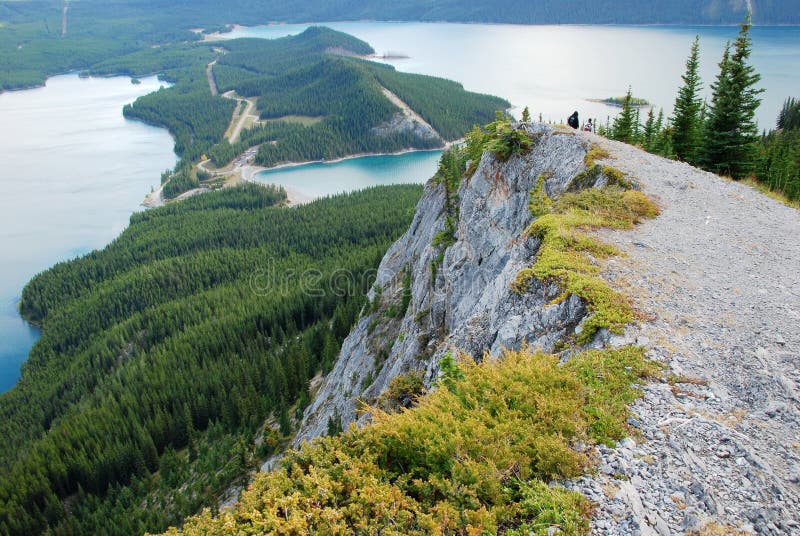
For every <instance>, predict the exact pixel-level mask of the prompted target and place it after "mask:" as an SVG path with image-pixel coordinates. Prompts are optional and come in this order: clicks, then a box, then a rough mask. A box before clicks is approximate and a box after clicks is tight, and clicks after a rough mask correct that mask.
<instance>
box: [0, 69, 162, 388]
mask: <svg viewBox="0 0 800 536" xmlns="http://www.w3.org/2000/svg"><path fill="white" fill-rule="evenodd" d="M161 85H162V83H161V82H159V81H158V80H156V79H155V78H154V77H153V78H148V79H144V80H143V81H142V84H140V85H133V84H131V82H130V79H128V78H90V79H81V78H78V76H77V75H65V76H57V77H54V78H51V79H50V80H48V81H47V85H46V86H45V87H42V88H37V89H31V90H27V91H18V92H13V93H0V125H2V128H0V147H2V172H0V191H1V192H2V195H0V251H2V252H3V256H2V261H0V392H2V391H5V390H7V389H9V388H10V387H11V386H13V385H14V383H15V382H16V381H17V378H18V377H19V368H20V365H21V364H22V362H23V361H24V360H25V359H26V358H27V356H28V351H29V350H30V347H31V346H32V345H33V343H34V342H35V340H36V339H37V338H38V330H36V329H34V328H32V327H30V326H28V325H27V324H26V323H25V322H23V321H22V319H20V317H19V315H18V314H17V303H18V302H19V296H20V293H21V292H22V287H23V286H24V285H25V283H26V282H27V281H28V280H29V279H30V278H31V277H32V276H33V275H35V274H36V273H38V272H40V271H42V270H44V269H46V268H48V267H49V266H51V265H53V264H54V263H56V262H59V261H62V260H65V259H70V258H73V257H75V256H77V255H80V254H84V253H87V252H89V251H91V250H93V249H95V248H100V247H103V246H104V245H106V244H107V243H108V242H110V241H111V240H113V239H114V237H116V236H117V235H118V234H119V233H120V232H121V231H122V230H123V229H124V228H125V227H126V226H127V224H128V219H129V218H130V215H131V213H132V212H133V211H135V210H140V207H139V204H140V203H141V202H142V201H143V199H144V196H145V194H147V193H148V192H149V191H150V188H151V187H153V186H158V183H159V177H160V174H161V172H162V171H164V170H165V169H168V168H171V167H173V166H174V165H175V154H174V153H173V152H172V144H173V142H172V138H171V137H170V135H169V134H168V133H167V132H166V131H165V130H163V129H159V128H154V127H150V126H147V125H144V124H142V123H138V122H134V121H127V120H126V119H125V118H124V117H123V116H122V107H123V105H125V104H126V103H128V102H132V101H133V100H135V99H136V98H137V97H138V96H140V95H145V94H147V93H150V92H152V91H154V90H156V89H158V88H159V87H160V86H161Z"/></svg>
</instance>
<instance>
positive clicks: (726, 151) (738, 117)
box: [702, 17, 763, 179]
mask: <svg viewBox="0 0 800 536" xmlns="http://www.w3.org/2000/svg"><path fill="white" fill-rule="evenodd" d="M749 32H750V17H748V18H747V21H746V22H745V23H744V24H742V26H741V30H740V32H739V36H738V37H737V38H736V42H735V44H734V47H733V51H731V47H730V44H729V45H728V46H726V47H725V54H724V55H723V58H722V62H721V63H720V74H719V76H718V77H717V81H716V82H715V84H714V85H713V86H712V89H713V97H712V99H711V108H710V110H709V117H708V122H707V124H706V140H705V147H704V155H703V161H702V163H703V165H704V167H705V168H706V169H708V170H709V171H713V172H714V173H718V174H721V175H723V174H724V175H730V176H731V177H733V178H735V179H740V178H743V177H745V176H747V175H748V174H750V173H751V172H752V171H753V169H754V166H755V164H756V159H757V156H758V148H757V146H756V142H757V141H758V127H757V126H756V123H755V112H756V109H757V108H758V106H759V104H761V99H760V98H759V97H758V95H759V94H760V93H761V92H762V91H763V90H762V89H756V88H755V85H756V84H757V83H758V81H759V80H760V79H761V76H760V75H759V74H757V73H756V72H755V70H754V69H753V67H752V66H751V65H748V63H747V60H748V59H749V58H750V49H751V43H752V40H751V39H750V33H749Z"/></svg>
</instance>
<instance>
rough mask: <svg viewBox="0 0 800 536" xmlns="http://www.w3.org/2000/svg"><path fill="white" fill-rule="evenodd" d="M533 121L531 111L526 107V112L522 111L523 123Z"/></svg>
mask: <svg viewBox="0 0 800 536" xmlns="http://www.w3.org/2000/svg"><path fill="white" fill-rule="evenodd" d="M530 121H531V111H530V110H528V107H527V106H526V107H525V109H524V110H522V122H523V123H530Z"/></svg>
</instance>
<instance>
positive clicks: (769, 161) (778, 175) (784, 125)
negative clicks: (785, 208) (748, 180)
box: [756, 98, 800, 201]
mask: <svg viewBox="0 0 800 536" xmlns="http://www.w3.org/2000/svg"><path fill="white" fill-rule="evenodd" d="M761 148H762V157H761V159H760V161H759V162H758V165H757V167H756V177H757V178H758V181H759V182H760V183H762V184H764V185H765V186H766V187H767V188H769V189H770V190H771V191H774V192H780V193H782V194H783V195H785V196H786V197H788V198H789V199H792V200H794V201H800V101H798V100H797V99H794V98H790V99H788V100H787V101H786V102H785V103H784V105H783V108H782V109H781V113H780V115H779V116H778V122H777V129H775V130H771V131H770V132H769V133H767V134H764V135H763V136H762V138H761Z"/></svg>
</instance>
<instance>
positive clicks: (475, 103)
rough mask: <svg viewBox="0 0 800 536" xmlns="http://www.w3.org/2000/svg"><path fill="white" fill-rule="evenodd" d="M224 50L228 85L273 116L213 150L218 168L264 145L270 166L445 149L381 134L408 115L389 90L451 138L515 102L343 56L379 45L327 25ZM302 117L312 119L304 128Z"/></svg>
mask: <svg viewBox="0 0 800 536" xmlns="http://www.w3.org/2000/svg"><path fill="white" fill-rule="evenodd" d="M311 44H314V45H315V46H311ZM224 46H225V48H226V50H227V53H226V54H224V55H222V56H220V58H219V60H218V61H217V64H216V65H214V73H215V74H216V76H217V84H218V86H219V88H220V91H227V90H234V91H236V93H237V94H239V95H242V96H246V97H255V98H257V99H258V109H259V111H260V114H261V118H262V119H264V120H267V122H266V123H262V124H261V125H259V126H256V127H254V128H252V129H250V130H248V131H245V132H243V133H242V135H241V139H240V140H239V142H238V143H236V144H234V145H230V144H228V143H222V144H220V145H218V146H217V147H214V148H212V149H210V150H209V152H208V155H209V156H210V157H211V159H212V160H213V161H214V163H215V164H217V165H218V166H222V165H225V164H227V163H228V162H229V161H230V160H232V159H233V158H234V157H235V156H236V155H238V154H240V153H241V152H243V151H244V150H245V149H247V148H248V147H251V146H254V145H261V147H260V150H259V152H258V155H257V157H256V163H258V164H259V165H263V166H272V165H275V164H278V163H281V162H286V161H307V160H320V159H331V158H336V157H341V156H345V155H349V154H356V153H365V152H373V153H375V152H390V151H398V150H401V149H406V148H417V149H429V148H434V147H441V146H442V143H443V141H442V139H441V138H440V137H438V136H429V135H423V134H420V133H419V132H417V131H415V130H413V129H386V130H380V131H377V130H376V129H378V128H379V127H381V125H383V124H387V123H388V122H389V121H390V120H392V118H393V117H394V116H395V114H397V113H399V112H400V110H399V109H398V108H397V107H396V106H395V105H394V104H392V103H391V102H390V101H389V100H388V99H387V98H386V97H385V95H384V94H383V89H384V88H386V89H388V90H390V91H391V92H393V93H395V94H396V95H398V96H399V97H400V99H401V100H403V101H404V102H406V104H408V105H409V106H410V107H411V108H412V109H413V110H414V111H416V112H417V113H419V114H420V115H421V116H422V117H423V118H424V119H425V120H426V121H427V122H428V123H430V124H431V126H432V127H433V128H434V129H435V130H436V131H437V132H438V134H439V135H441V136H442V137H443V138H444V139H445V140H453V139H458V138H460V137H461V136H463V135H464V133H465V132H466V131H467V130H469V129H470V128H471V127H472V125H474V124H483V123H486V122H488V121H489V120H490V119H491V118H492V117H493V116H494V113H495V111H497V110H500V109H505V108H507V107H508V106H509V103H508V102H507V101H505V100H503V99H500V98H497V97H492V96H488V95H480V94H476V93H470V92H468V91H465V90H464V88H463V86H461V84H458V83H456V82H452V81H449V80H444V79H441V78H435V77H430V76H420V75H413V74H407V73H400V72H398V71H396V70H395V69H394V68H393V67H390V66H386V65H383V64H378V63H374V62H369V61H364V60H359V59H356V58H353V57H348V56H342V55H341V54H342V53H345V52H347V53H352V54H367V53H371V52H372V48H371V47H369V45H368V44H366V43H364V42H362V41H358V40H356V39H355V38H353V37H350V36H347V35H345V34H341V33H338V32H334V31H332V30H329V29H326V28H314V27H312V28H309V29H308V30H306V31H305V32H304V33H303V34H301V35H299V36H297V37H287V38H283V39H276V40H272V41H265V40H263V39H236V40H233V41H226V42H225V43H224ZM331 51H337V52H339V54H332V53H331ZM298 117H299V118H305V119H308V120H310V121H309V122H308V124H299V123H298V122H296V118H298ZM292 118H294V120H292ZM267 142H269V143H267Z"/></svg>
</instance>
